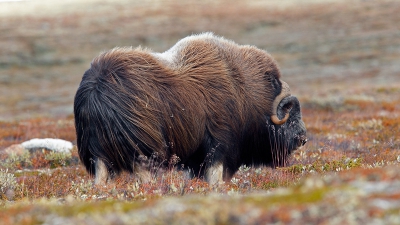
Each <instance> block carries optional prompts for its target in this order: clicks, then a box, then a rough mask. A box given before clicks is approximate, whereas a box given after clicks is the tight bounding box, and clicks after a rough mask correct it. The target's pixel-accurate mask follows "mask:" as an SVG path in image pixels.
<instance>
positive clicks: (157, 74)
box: [74, 33, 306, 184]
mask: <svg viewBox="0 0 400 225" xmlns="http://www.w3.org/2000/svg"><path fill="white" fill-rule="evenodd" d="M74 115H75V127H76V134H77V145H78V153H79V157H80V160H81V161H82V162H83V164H84V165H85V167H86V169H87V171H88V172H89V173H90V174H93V175H95V181H96V183H97V184H103V183H105V182H106V181H107V180H109V179H110V178H112V177H114V175H117V174H118V173H120V172H121V171H128V172H131V173H135V174H137V175H138V177H140V176H142V177H148V176H147V175H146V176H143V175H145V174H146V170H149V169H148V168H147V167H146V166H143V165H142V163H141V162H140V159H141V158H147V159H150V158H151V159H152V163H153V164H157V165H158V167H165V168H166V167H168V166H169V165H168V162H170V161H171V160H170V159H171V158H172V157H179V160H180V161H179V163H177V166H180V167H181V166H184V167H185V169H188V170H190V171H191V174H193V175H195V176H200V177H204V178H205V179H206V180H207V181H208V182H210V183H211V184H215V183H219V182H221V181H222V180H224V181H229V180H230V179H231V178H232V176H233V175H234V173H235V172H236V171H237V170H238V168H239V167H240V166H241V165H244V164H246V165H254V166H260V165H271V164H273V165H275V164H276V162H277V164H279V163H282V162H284V161H285V160H286V159H287V157H288V156H289V154H290V152H292V151H293V150H295V149H297V148H298V147H299V146H300V145H301V144H304V143H305V142H306V129H305V126H304V123H303V121H302V120H301V112H300V103H299V101H298V99H297V98H296V97H294V96H292V95H291V93H290V88H289V85H288V84H287V83H286V82H284V81H283V80H282V79H281V75H280V71H279V68H278V66H277V63H276V62H275V60H274V59H273V58H272V57H271V55H269V54H268V53H267V52H265V51H263V50H261V49H258V48H256V47H254V46H248V45H245V46H242V45H238V44H236V43H234V42H233V41H229V40H226V39H224V38H222V37H218V36H215V35H213V34H211V33H205V34H200V35H192V36H189V37H186V38H184V39H182V40H180V41H179V42H178V43H177V44H175V45H174V46H173V47H172V48H171V49H169V50H167V51H166V52H164V53H154V52H151V51H150V50H147V49H141V48H136V49H132V48H115V49H112V50H110V51H107V52H104V53H102V54H100V55H99V56H97V57H95V58H94V59H93V61H92V63H91V65H90V68H89V69H88V70H87V71H86V72H85V74H84V76H83V77H82V81H81V83H80V86H79V88H78V90H77V92H76V95H75V100H74ZM266 121H267V123H269V124H266ZM154 155H158V156H159V157H155V158H154V157H152V156H154ZM147 173H148V171H147Z"/></svg>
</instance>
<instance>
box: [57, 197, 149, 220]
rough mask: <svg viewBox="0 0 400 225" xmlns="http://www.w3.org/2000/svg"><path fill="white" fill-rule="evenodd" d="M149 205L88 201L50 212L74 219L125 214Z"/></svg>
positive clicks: (113, 201) (60, 207) (59, 207)
mask: <svg viewBox="0 0 400 225" xmlns="http://www.w3.org/2000/svg"><path fill="white" fill-rule="evenodd" d="M147 205H149V203H143V202H139V201H133V202H122V201H115V200H111V201H90V202H76V201H74V202H73V204H67V205H61V206H56V207H52V212H53V213H56V214H58V215H59V216H63V217H74V216H76V215H78V214H105V213H108V212H114V213H115V212H119V213H126V212H128V211H130V210H135V209H139V208H142V207H144V206H147Z"/></svg>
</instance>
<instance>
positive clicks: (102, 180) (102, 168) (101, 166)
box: [94, 158, 109, 185]
mask: <svg viewBox="0 0 400 225" xmlns="http://www.w3.org/2000/svg"><path fill="white" fill-rule="evenodd" d="M108 178H109V174H108V169H107V166H106V164H105V163H104V161H103V160H101V159H99V158H97V159H96V160H95V179H94V184H95V185H105V184H106V183H107V180H108Z"/></svg>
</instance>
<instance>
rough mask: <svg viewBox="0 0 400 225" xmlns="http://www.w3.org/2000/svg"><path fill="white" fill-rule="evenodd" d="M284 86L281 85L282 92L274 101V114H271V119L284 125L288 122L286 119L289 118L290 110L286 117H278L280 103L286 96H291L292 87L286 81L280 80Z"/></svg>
mask: <svg viewBox="0 0 400 225" xmlns="http://www.w3.org/2000/svg"><path fill="white" fill-rule="evenodd" d="M280 82H281V84H282V86H281V92H280V93H279V95H277V96H276V98H275V99H274V101H273V103H272V114H271V120H272V122H273V123H274V124H276V125H282V124H284V123H286V121H287V120H288V119H289V111H287V113H286V115H285V117H283V118H282V119H279V118H278V105H279V103H280V102H281V101H282V100H283V99H284V98H286V97H289V96H290V88H289V85H288V84H287V83H286V82H285V81H282V80H280Z"/></svg>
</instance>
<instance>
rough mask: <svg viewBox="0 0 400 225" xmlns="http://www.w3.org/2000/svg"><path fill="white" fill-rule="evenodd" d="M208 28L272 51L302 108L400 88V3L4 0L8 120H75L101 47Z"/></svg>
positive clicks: (151, 42)
mask: <svg viewBox="0 0 400 225" xmlns="http://www.w3.org/2000/svg"><path fill="white" fill-rule="evenodd" d="M206 31H212V32H214V33H215V34H217V35H220V36H224V37H226V38H228V39H232V40H234V41H235V42H237V43H239V44H250V45H255V46H257V47H259V48H262V49H265V50H267V51H268V52H269V53H271V54H272V55H273V56H274V58H275V59H276V60H277V61H278V63H279V65H280V68H281V71H282V76H283V80H285V81H286V82H287V83H288V84H289V85H290V86H291V89H292V93H293V94H295V95H297V96H298V97H299V99H300V101H303V102H305V104H304V105H303V107H307V104H311V103H312V102H314V103H315V102H321V101H324V99H334V100H332V101H337V100H338V99H341V98H344V97H345V96H357V98H365V99H370V98H372V100H371V99H370V100H371V102H373V100H374V99H373V98H377V96H375V95H374V96H370V95H369V94H368V90H371V89H377V88H378V89H379V87H387V86H390V87H393V88H397V89H398V88H399V87H400V1H396V0H392V1H390V0H371V1H369V0H336V1H333V0H332V1H330V0H247V1H241V0H209V1H207V0H206V1H204V0H203V1H199V0H186V1H177V0H166V1H162V0H148V1H146V0H137V1H128V0H118V1H106V0H69V1H47V0H32V1H0V120H19V119H26V118H34V117H43V116H45V117H71V116H72V109H73V98H74V95H75V92H76V90H77V88H78V85H79V82H80V80H81V77H82V75H83V73H84V72H85V70H86V69H88V68H89V66H90V62H91V60H92V59H93V58H94V57H95V56H97V55H98V54H99V53H100V52H102V51H104V50H108V49H110V48H113V47H115V46H139V45H141V46H144V47H148V48H150V49H152V50H154V51H157V52H163V51H165V50H167V49H168V48H170V47H171V46H172V45H173V44H175V43H176V42H177V41H178V40H179V39H181V38H183V37H185V36H187V35H190V34H194V33H201V32H206ZM385 90H388V89H385ZM389 90H390V89H389ZM394 93H397V92H394ZM389 96H390V95H389ZM385 98H388V95H385ZM321 99H322V100H321Z"/></svg>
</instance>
